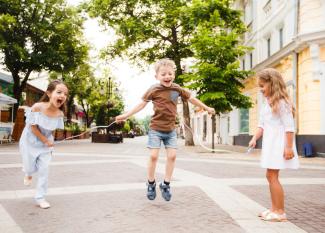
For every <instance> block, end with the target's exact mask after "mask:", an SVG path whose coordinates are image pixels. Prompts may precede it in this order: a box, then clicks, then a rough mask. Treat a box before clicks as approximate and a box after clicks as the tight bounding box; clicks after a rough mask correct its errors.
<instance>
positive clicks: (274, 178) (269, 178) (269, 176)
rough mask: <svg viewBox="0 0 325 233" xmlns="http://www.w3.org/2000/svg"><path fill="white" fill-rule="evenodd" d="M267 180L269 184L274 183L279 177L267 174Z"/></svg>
mask: <svg viewBox="0 0 325 233" xmlns="http://www.w3.org/2000/svg"><path fill="white" fill-rule="evenodd" d="M266 179H267V180H268V182H270V183H271V182H274V181H277V180H278V176H277V175H276V174H275V173H271V172H267V173H266Z"/></svg>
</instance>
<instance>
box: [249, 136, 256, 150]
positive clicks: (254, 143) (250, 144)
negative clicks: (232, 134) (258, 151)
mask: <svg viewBox="0 0 325 233" xmlns="http://www.w3.org/2000/svg"><path fill="white" fill-rule="evenodd" d="M255 146H256V140H255V138H252V139H251V140H250V141H249V143H248V147H251V148H255Z"/></svg>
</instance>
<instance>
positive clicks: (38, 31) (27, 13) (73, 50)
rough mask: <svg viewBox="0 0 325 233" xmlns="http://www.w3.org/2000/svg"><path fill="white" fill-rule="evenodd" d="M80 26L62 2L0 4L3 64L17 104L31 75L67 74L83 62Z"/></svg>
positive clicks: (14, 0)
mask: <svg viewBox="0 0 325 233" xmlns="http://www.w3.org/2000/svg"><path fill="white" fill-rule="evenodd" d="M82 22H83V19H82V18H81V17H80V16H79V15H78V12H77V10H76V9H74V8H71V7H67V6H66V2H65V1H64V0H48V1H38V0H25V1H21V0H0V51H1V52H2V53H3V55H4V60H3V61H2V63H3V64H4V65H5V67H6V69H7V70H8V71H9V72H11V74H12V77H13V79H14V86H13V92H14V97H15V98H16V99H17V100H18V101H20V99H21V98H20V97H21V93H22V91H23V89H24V88H25V86H26V83H27V81H28V79H29V78H30V74H31V73H32V72H33V71H36V72H37V71H41V70H49V71H70V70H73V69H75V67H77V65H78V64H79V63H81V62H82V61H83V60H84V59H85V56H86V55H87V46H85V44H84V43H83V41H82V40H81V35H82ZM18 106H19V102H18V104H17V105H15V113H16V111H17V109H18Z"/></svg>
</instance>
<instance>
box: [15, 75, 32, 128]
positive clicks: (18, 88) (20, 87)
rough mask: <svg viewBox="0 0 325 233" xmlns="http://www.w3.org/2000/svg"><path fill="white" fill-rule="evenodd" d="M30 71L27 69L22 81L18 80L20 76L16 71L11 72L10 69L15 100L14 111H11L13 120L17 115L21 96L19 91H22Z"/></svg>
mask: <svg viewBox="0 0 325 233" xmlns="http://www.w3.org/2000/svg"><path fill="white" fill-rule="evenodd" d="M30 73H31V71H28V72H27V73H26V75H25V77H24V79H23V81H22V82H20V77H19V74H18V73H17V72H13V71H11V75H12V78H13V80H14V86H13V93H14V97H15V99H16V100H17V103H16V104H15V105H14V111H13V120H14V122H15V121H16V116H17V111H18V108H19V105H20V97H21V93H22V92H23V90H24V89H25V87H26V83H27V80H28V77H29V75H30Z"/></svg>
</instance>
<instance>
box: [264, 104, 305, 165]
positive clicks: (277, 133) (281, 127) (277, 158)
mask: <svg viewBox="0 0 325 233" xmlns="http://www.w3.org/2000/svg"><path fill="white" fill-rule="evenodd" d="M258 127H260V128H262V129H263V142H262V156H261V167H262V168H269V169H285V168H291V169H297V168H298V167H299V160H298V153H297V149H296V142H295V141H296V140H295V138H294V140H293V144H292V149H293V153H294V157H293V158H292V159H290V160H285V159H284V157H283V154H284V148H285V145H286V132H295V126H294V120H293V115H292V111H291V107H290V106H289V105H288V104H287V103H286V102H285V101H284V100H281V101H280V105H279V113H278V114H273V113H272V109H271V106H270V105H269V104H268V102H267V101H265V104H264V105H263V107H262V109H261V112H260V119H259V124H258Z"/></svg>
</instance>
